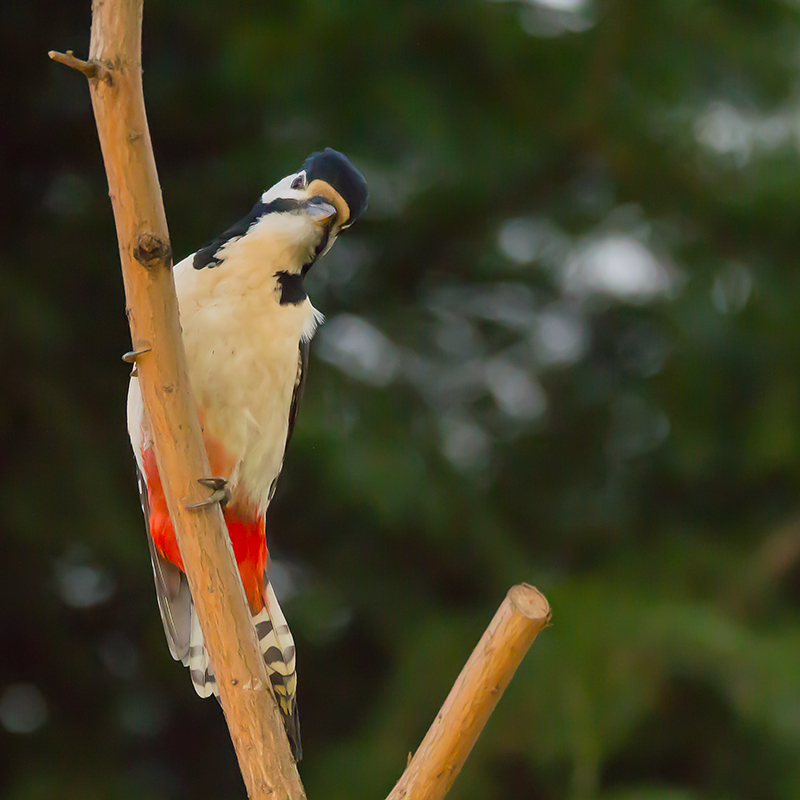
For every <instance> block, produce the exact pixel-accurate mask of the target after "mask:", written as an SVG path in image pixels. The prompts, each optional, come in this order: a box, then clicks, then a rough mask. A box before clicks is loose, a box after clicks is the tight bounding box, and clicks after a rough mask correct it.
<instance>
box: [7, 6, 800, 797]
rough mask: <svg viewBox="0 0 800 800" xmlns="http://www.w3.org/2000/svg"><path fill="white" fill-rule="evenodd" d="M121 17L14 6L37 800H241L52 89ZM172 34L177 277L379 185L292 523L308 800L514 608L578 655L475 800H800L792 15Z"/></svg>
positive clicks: (321, 22)
mask: <svg viewBox="0 0 800 800" xmlns="http://www.w3.org/2000/svg"><path fill="white" fill-rule="evenodd" d="M88 5H89V4H88V2H86V1H85V0H82V2H76V0H70V2H61V3H56V2H51V3H45V2H41V1H40V2H28V3H22V2H18V3H6V4H3V5H2V10H0V25H1V26H2V33H3V36H2V41H3V53H4V56H5V57H6V58H5V61H6V65H5V67H4V69H3V71H2V75H3V78H2V92H3V97H2V108H3V125H2V129H1V130H2V137H3V146H2V153H1V154H0V158H2V165H0V169H2V176H3V184H2V192H0V224H1V225H2V238H1V239H0V241H1V242H2V245H1V247H2V249H1V251H0V270H2V273H1V277H0V348H1V351H2V356H1V357H2V361H1V362H0V376H2V377H0V381H2V386H3V389H2V393H0V394H1V396H2V400H0V432H1V433H0V435H2V475H0V509H2V512H1V513H2V537H0V563H2V579H1V580H0V796H1V797H2V798H4V800H51V798H52V799H54V800H72V798H75V800H78V799H80V800H95V799H97V800H100V799H102V800H105V798H114V800H129V798H130V799H131V800H132V799H133V798H144V797H147V798H148V799H149V800H173V799H174V800H183V799H184V798H186V799H188V798H207V797H208V798H211V797H213V798H241V797H243V796H244V790H243V787H242V785H241V781H240V778H239V775H238V771H237V767H236V764H235V759H234V757H233V754H232V748H231V746H230V743H229V741H228V738H227V733H226V729H225V726H224V723H223V720H222V717H221V714H220V711H219V708H218V706H217V704H216V703H214V702H201V701H200V700H198V699H197V698H196V697H195V695H194V692H193V691H192V689H191V686H190V682H189V679H188V676H187V675H186V671H185V670H184V669H183V668H182V667H180V666H179V665H176V664H175V663H174V662H172V660H171V659H170V657H169V653H168V651H167V647H166V645H165V642H164V639H163V634H162V630H161V623H160V621H159V618H158V613H157V609H156V603H155V599H154V593H153V586H152V576H151V573H150V565H149V559H148V553H147V546H146V543H145V538H144V533H143V528H142V520H141V514H140V511H139V508H138V500H137V492H136V486H135V481H134V475H133V465H132V459H131V456H130V453H129V448H128V444H127V441H126V433H125V428H124V403H125V392H126V384H127V374H128V368H127V367H126V366H125V365H124V364H123V363H122V362H121V361H120V358H119V357H120V355H121V354H122V353H123V352H124V351H125V350H127V349H128V347H129V336H128V331H127V327H126V320H125V315H124V299H123V294H122V287H121V279H120V274H119V265H118V259H117V252H116V240H115V232H114V228H113V222H112V216H111V210H110V205H109V202H108V198H107V193H106V182H105V176H104V173H103V167H102V163H101V158H100V153H99V147H98V144H97V139H96V134H95V129H94V123H93V119H92V114H91V108H90V103H89V94H88V90H87V87H86V85H85V82H84V80H83V78H82V77H81V76H79V75H77V74H76V73H73V72H71V71H70V70H67V69H66V68H64V67H61V66H58V65H55V64H52V63H50V62H49V61H48V60H47V57H46V52H47V50H49V49H59V50H66V49H74V50H75V52H76V54H78V55H85V54H86V52H87V49H88V31H89V21H90V20H89V8H88ZM144 39H145V50H144V68H145V92H146V98H147V106H148V112H149V120H150V126H151V131H152V136H153V143H154V147H155V153H156V158H157V161H158V165H159V170H160V176H161V181H162V186H163V191H164V199H165V204H166V208H167V213H168V217H169V222H170V229H171V234H172V237H173V239H172V241H173V248H174V251H175V253H176V254H177V255H179V256H181V257H182V256H184V255H186V254H188V253H190V252H192V251H193V250H194V249H196V248H197V247H198V246H200V245H201V244H202V243H204V242H205V241H207V240H208V239H210V238H212V237H213V236H214V235H215V234H217V233H219V232H220V231H221V230H222V229H223V228H225V227H227V226H228V225H229V224H230V223H232V222H233V221H235V220H236V219H238V218H239V217H241V216H243V215H244V213H246V212H247V210H249V208H250V206H251V205H252V203H253V202H254V201H255V199H256V198H257V197H258V194H259V193H260V192H261V191H262V190H263V189H264V188H266V187H267V186H269V185H271V184H272V183H273V182H274V181H276V180H277V179H279V178H280V177H282V176H284V175H286V174H288V173H290V172H292V171H294V170H295V169H296V168H297V167H298V165H299V164H300V163H301V161H302V160H303V158H305V156H306V155H308V153H310V152H311V151H313V150H316V149H320V148H322V147H324V146H326V145H327V146H332V147H335V148H337V149H340V150H342V151H344V152H346V153H347V154H348V155H349V156H350V157H351V158H352V160H353V161H354V163H355V164H356V165H357V166H358V167H359V168H360V169H361V170H362V171H363V172H364V174H365V176H366V177H367V179H368V181H369V182H370V186H371V189H372V203H371V206H370V209H369V211H368V213H367V214H366V216H365V217H364V218H363V219H362V220H361V221H359V223H358V224H357V225H356V226H355V227H354V229H353V230H352V231H351V232H348V233H347V234H346V236H344V237H343V238H342V240H340V242H339V243H338V244H337V245H336V247H335V248H334V250H333V251H332V252H331V254H330V255H329V256H327V257H326V258H325V259H324V261H323V262H321V263H320V264H318V265H317V266H316V267H315V268H314V270H313V272H312V274H311V276H310V277H309V291H310V293H311V294H312V298H313V300H314V302H315V305H316V306H317V307H318V308H319V309H320V310H321V311H323V312H324V313H325V314H326V315H327V317H328V322H327V324H326V326H325V327H323V329H322V330H321V332H320V334H319V335H318V338H317V339H316V340H315V343H314V346H313V356H312V363H311V372H310V378H309V384H308V389H307V394H306V399H305V402H304V406H303V408H302V410H301V414H300V417H299V423H298V427H297V431H296V434H295V439H294V442H293V443H292V448H291V451H290V455H289V458H288V461H287V464H286V469H285V470H284V475H283V478H282V480H281V483H280V488H279V492H278V495H277V497H276V498H275V501H274V503H273V508H272V511H271V517H270V523H269V524H270V527H271V539H270V541H271V549H272V552H273V555H274V557H275V559H276V561H277V563H278V566H279V570H278V575H277V576H276V579H277V582H278V584H279V588H280V586H281V585H283V586H284V587H286V586H287V585H289V586H290V588H291V592H290V595H286V600H285V606H284V607H285V611H286V613H287V616H288V617H289V620H290V623H291V625H292V630H293V632H294V635H295V638H296V640H297V645H298V651H299V673H300V709H301V716H302V725H303V734H304V744H305V750H306V759H305V760H304V762H303V763H302V765H301V767H302V769H301V773H302V776H303V778H304V780H305V782H306V785H307V788H308V791H309V796H310V797H311V798H312V800H315V799H316V800H321V799H322V798H325V800H340V799H341V800H344V799H345V798H347V800H362V799H363V800H376V799H377V798H381V797H383V796H385V794H386V793H387V792H388V790H389V789H390V788H391V786H392V785H393V783H394V781H395V779H396V778H397V776H398V775H399V773H400V772H401V770H402V768H403V766H404V765H405V761H406V756H407V753H408V752H409V751H410V750H413V749H414V748H415V747H416V745H417V744H418V742H419V740H420V737H421V736H422V735H423V734H424V732H425V730H426V729H427V726H428V724H429V722H430V721H431V719H432V718H433V716H434V714H435V713H436V711H437V710H438V708H439V705H440V703H441V701H442V699H443V698H444V696H445V694H446V692H447V690H448V689H449V687H450V685H451V684H452V682H453V680H454V678H455V676H456V674H457V673H458V670H459V669H460V667H461V665H462V664H463V662H464V661H465V660H466V658H467V656H468V654H469V652H470V650H471V648H472V646H473V645H474V643H475V642H476V641H477V639H478V637H479V636H480V635H481V633H482V631H483V629H484V627H485V626H486V624H487V623H488V621H489V619H490V618H491V616H492V614H493V612H494V610H495V609H496V607H497V606H498V605H499V603H500V601H501V600H502V598H503V596H504V594H505V592H506V590H507V589H508V588H509V587H510V586H511V585H512V584H514V583H517V582H520V581H528V582H531V583H534V584H536V585H538V586H539V587H540V588H541V589H542V590H543V591H545V593H546V594H547V596H548V597H549V599H550V601H551V603H552V606H553V609H554V625H553V627H552V628H551V629H550V630H548V631H547V632H546V633H545V634H544V635H543V636H542V637H541V638H540V640H539V641H538V642H537V643H536V645H535V646H534V648H533V650H532V651H531V653H530V654H529V656H528V658H527V659H526V661H525V662H524V664H523V666H522V667H521V669H520V670H519V672H518V674H517V677H516V678H515V680H514V682H513V683H512V685H511V687H510V689H509V690H508V692H507V693H506V695H505V697H504V698H503V700H502V702H501V703H500V706H499V708H498V710H497V712H496V713H495V715H494V716H493V718H492V720H491V721H490V723H489V725H488V727H487V729H486V731H485V733H484V735H483V737H482V738H481V739H480V741H479V743H478V745H477V747H476V748H475V750H474V752H473V755H472V757H471V759H470V761H469V763H468V766H467V767H466V769H465V770H464V772H463V773H462V775H461V777H460V778H459V779H458V781H457V783H456V785H455V788H454V790H453V794H452V797H453V798H454V800H472V798H474V799H475V800H493V799H494V798H496V799H497V800H501V799H502V800H556V799H560V798H565V799H569V800H584V799H585V798H602V800H634V798H635V799H636V800H699V799H700V798H702V799H703V800H723V799H724V798H735V799H736V800H740V799H741V800H773V799H774V800H778V799H779V798H786V799H787V800H796V798H798V797H800V616H799V615H798V605H799V604H800V524H799V523H798V511H799V510H800V509H798V498H797V485H798V477H800V475H799V474H798V473H799V472H800V469H799V467H800V463H799V462H798V438H799V431H800V364H799V363H798V351H799V349H800V314H798V309H799V308H800V272H798V263H797V262H798V251H799V250H800V224H799V223H798V216H799V215H800V170H799V169H798V168H799V167H800V157H799V156H798V147H800V104H798V86H800V80H799V79H800V68H799V67H798V65H799V64H800V60H799V59H798V55H799V54H800V47H799V45H800V10H799V9H798V6H797V5H796V4H794V3H792V2H788V0H787V1H786V2H780V1H779V0H758V2H754V1H753V0H738V1H734V0H729V1H728V2H722V1H721V0H717V2H711V1H710V0H709V1H706V2H703V1H702V0H670V1H669V2H656V0H642V1H640V2H633V0H629V2H623V1H622V0H619V1H617V2H614V0H609V1H608V2H601V1H600V0H586V2H581V1H580V0H549V4H547V5H545V4H538V3H536V2H530V3H515V2H421V1H418V2H404V3H390V2H379V1H378V0H353V1H352V2H347V3H345V2H330V1H326V2H323V0H318V1H317V2H312V1H311V0H304V1H302V2H300V1H293V2H289V1H288V0H285V1H284V2H255V1H254V0H250V1H248V0H228V2H224V3H223V2H212V0H191V1H190V0H183V1H182V2H181V1H177V0H172V1H171V2H167V0H152V2H151V0H148V2H147V3H146V8H145V34H144ZM287 577H288V579H289V580H288V581H287V580H286V579H287ZM281 581H282V584H281Z"/></svg>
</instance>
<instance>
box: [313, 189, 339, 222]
mask: <svg viewBox="0 0 800 800" xmlns="http://www.w3.org/2000/svg"><path fill="white" fill-rule="evenodd" d="M306 211H307V212H308V215H309V216H310V217H311V218H312V219H313V220H314V221H315V222H316V223H317V224H318V225H324V224H325V223H327V222H328V220H330V219H331V218H332V217H335V216H336V214H337V213H338V212H337V209H336V206H335V205H334V204H333V203H332V202H331V201H330V200H328V198H327V197H323V196H322V195H316V196H314V197H312V198H311V199H310V200H309V201H308V202H307V203H306Z"/></svg>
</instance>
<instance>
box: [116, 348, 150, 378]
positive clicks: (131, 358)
mask: <svg viewBox="0 0 800 800" xmlns="http://www.w3.org/2000/svg"><path fill="white" fill-rule="evenodd" d="M149 352H150V348H149V347H142V348H140V349H138V350H128V352H127V353H125V354H124V355H123V356H122V360H123V361H124V362H125V363H126V364H133V369H132V370H131V377H132V378H135V377H136V375H137V374H138V373H137V370H136V359H137V358H139V356H142V355H144V354H145V353H149Z"/></svg>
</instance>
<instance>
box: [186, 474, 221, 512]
mask: <svg viewBox="0 0 800 800" xmlns="http://www.w3.org/2000/svg"><path fill="white" fill-rule="evenodd" d="M197 482H198V483H200V484H202V485H203V486H207V487H208V488H209V489H213V492H212V493H211V497H208V498H206V499H205V500H200V501H199V502H198V503H192V504H191V505H188V506H186V508H205V507H206V506H213V505H214V503H219V504H220V505H221V506H223V507H224V506H225V505H226V503H227V502H228V501H229V500H230V499H231V490H230V489H229V488H228V481H226V480H225V478H198V479H197Z"/></svg>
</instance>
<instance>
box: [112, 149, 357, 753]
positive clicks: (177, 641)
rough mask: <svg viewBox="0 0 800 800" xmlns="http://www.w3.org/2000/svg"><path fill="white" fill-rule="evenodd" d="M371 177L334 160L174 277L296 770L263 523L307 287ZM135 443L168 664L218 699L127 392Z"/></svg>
mask: <svg viewBox="0 0 800 800" xmlns="http://www.w3.org/2000/svg"><path fill="white" fill-rule="evenodd" d="M367 197H368V193H367V186H366V182H365V180H364V178H363V176H362V175H361V174H360V173H359V172H358V171H357V170H356V169H355V168H354V167H353V166H352V165H351V164H350V162H349V161H348V160H347V158H346V157H345V156H344V155H342V154H341V153H338V152H337V151H335V150H332V149H331V148H327V149H326V150H325V151H323V152H320V153H314V154H312V155H311V156H309V158H307V159H306V161H305V162H304V163H303V165H302V167H301V169H300V170H299V171H298V172H296V173H294V174H293V175H289V176H287V177H286V178H284V179H283V180H281V181H279V182H278V183H276V184H275V185H274V186H273V187H272V188H271V189H269V190H268V191H266V192H264V193H263V194H262V196H261V198H260V199H259V201H258V202H257V203H256V205H255V206H254V207H253V209H252V210H251V211H250V213H249V214H248V215H247V216H246V217H244V219H242V220H241V221H240V222H238V223H237V224H235V225H233V226H231V227H230V228H228V229H227V230H226V231H225V232H224V233H223V234H221V235H220V236H218V237H217V238H216V239H214V240H212V241H211V242H210V243H209V244H207V245H206V246H205V247H203V248H201V249H200V250H198V251H197V252H196V253H194V254H193V255H191V256H189V257H188V258H186V259H184V260H183V261H181V262H180V263H179V264H177V265H176V266H175V269H174V278H175V287H176V291H177V295H178V305H179V311H180V320H181V328H182V331H183V344H184V348H185V350H186V357H187V363H188V368H189V378H190V381H191V385H192V390H193V394H194V398H195V401H196V403H197V408H198V414H199V416H200V422H201V425H202V427H203V438H204V441H205V445H206V450H207V452H208V456H209V461H210V464H211V469H212V474H213V475H215V476H216V475H218V476H221V477H223V478H225V479H226V481H227V490H228V492H229V496H230V499H229V500H228V502H227V504H226V506H225V508H224V511H223V513H224V516H225V520H226V523H227V527H228V532H229V535H230V537H231V543H232V545H233V549H234V554H235V555H236V560H237V563H238V565H239V571H240V574H241V577H242V582H243V585H244V589H245V594H246V595H247V598H248V602H249V604H250V608H251V613H252V614H253V621H254V624H255V625H256V630H257V633H258V637H259V641H260V644H261V649H262V652H263V653H264V657H265V662H266V665H267V672H268V674H269V675H270V680H271V682H272V685H273V689H274V690H275V693H276V697H277V699H278V702H279V705H280V708H281V711H282V712H283V714H284V718H285V721H286V727H287V732H288V734H289V738H290V741H291V743H292V746H293V749H294V752H295V755H296V757H299V755H300V743H299V729H298V727H297V708H296V699H295V693H296V674H295V648H294V641H293V639H292V635H291V633H290V631H289V627H288V625H287V623H286V620H285V618H284V616H283V612H282V611H281V609H280V606H279V605H278V601H277V599H276V597H275V594H274V592H273V590H272V586H271V585H270V583H269V579H268V575H267V558H268V554H267V547H266V538H265V514H266V510H267V506H268V505H269V502H270V500H271V498H272V494H273V492H274V488H275V483H276V481H277V478H278V475H279V474H280V471H281V468H282V466H283V459H284V455H285V452H286V447H287V445H288V442H289V438H290V437H291V433H292V429H293V426H294V422H295V418H296V416H297V409H298V404H299V401H300V397H301V395H302V390H303V385H304V382H305V370H306V365H307V356H308V342H309V341H310V339H311V337H312V336H313V334H314V331H315V330H316V327H317V325H318V324H319V322H320V321H321V319H322V317H321V315H320V314H319V312H317V311H316V309H314V307H313V306H312V305H311V302H310V300H309V299H308V296H307V295H306V292H305V288H304V285H303V278H304V277H305V275H306V273H307V272H308V270H309V269H310V268H311V266H312V265H313V264H314V262H315V261H316V260H317V259H318V258H320V257H321V256H322V255H324V254H325V253H326V252H327V251H328V250H329V249H330V248H331V246H332V245H333V243H334V242H335V240H336V237H337V236H338V235H339V233H340V232H341V231H342V230H343V229H344V228H347V227H349V226H350V225H352V223H353V222H354V221H355V220H356V219H357V218H358V217H359V216H360V215H361V214H362V213H363V211H364V210H365V208H366V205H367ZM128 429H129V432H130V437H131V442H132V445H133V449H134V453H135V455H136V460H137V464H138V467H139V472H140V477H141V479H142V501H143V503H142V504H143V508H144V511H145V516H146V518H147V520H148V525H149V536H150V548H151V556H152V561H153V571H154V575H155V581H156V593H157V596H158V603H159V609H160V612H161V617H162V621H163V623H164V630H165V633H166V636H167V641H168V643H169V647H170V652H171V653H172V656H173V657H174V658H175V659H177V660H180V661H182V662H183V663H184V664H185V665H186V666H188V667H189V669H190V674H191V677H192V682H193V685H194V686H195V689H196V690H197V692H198V694H200V695H201V696H208V695H209V694H211V693H215V692H216V682H215V680H214V670H213V665H212V664H210V662H209V658H208V653H207V651H206V650H205V647H204V646H203V638H202V631H201V630H200V626H199V624H198V622H197V617H196V614H195V612H194V605H193V603H192V600H191V595H190V592H189V587H188V584H187V581H186V577H185V575H184V574H183V566H182V561H181V558H180V553H179V552H178V548H177V543H176V542H175V534H174V531H173V529H172V524H171V522H170V520H169V514H168V511H167V508H166V502H165V500H164V496H163V491H162V488H161V481H160V477H159V475H158V470H157V466H156V464H155V457H154V454H153V450H152V439H151V437H150V432H149V429H148V425H147V420H146V419H145V415H144V410H143V406H142V399H141V393H140V390H139V384H138V379H137V378H136V377H133V378H132V379H131V384H130V390H129V396H128Z"/></svg>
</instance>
